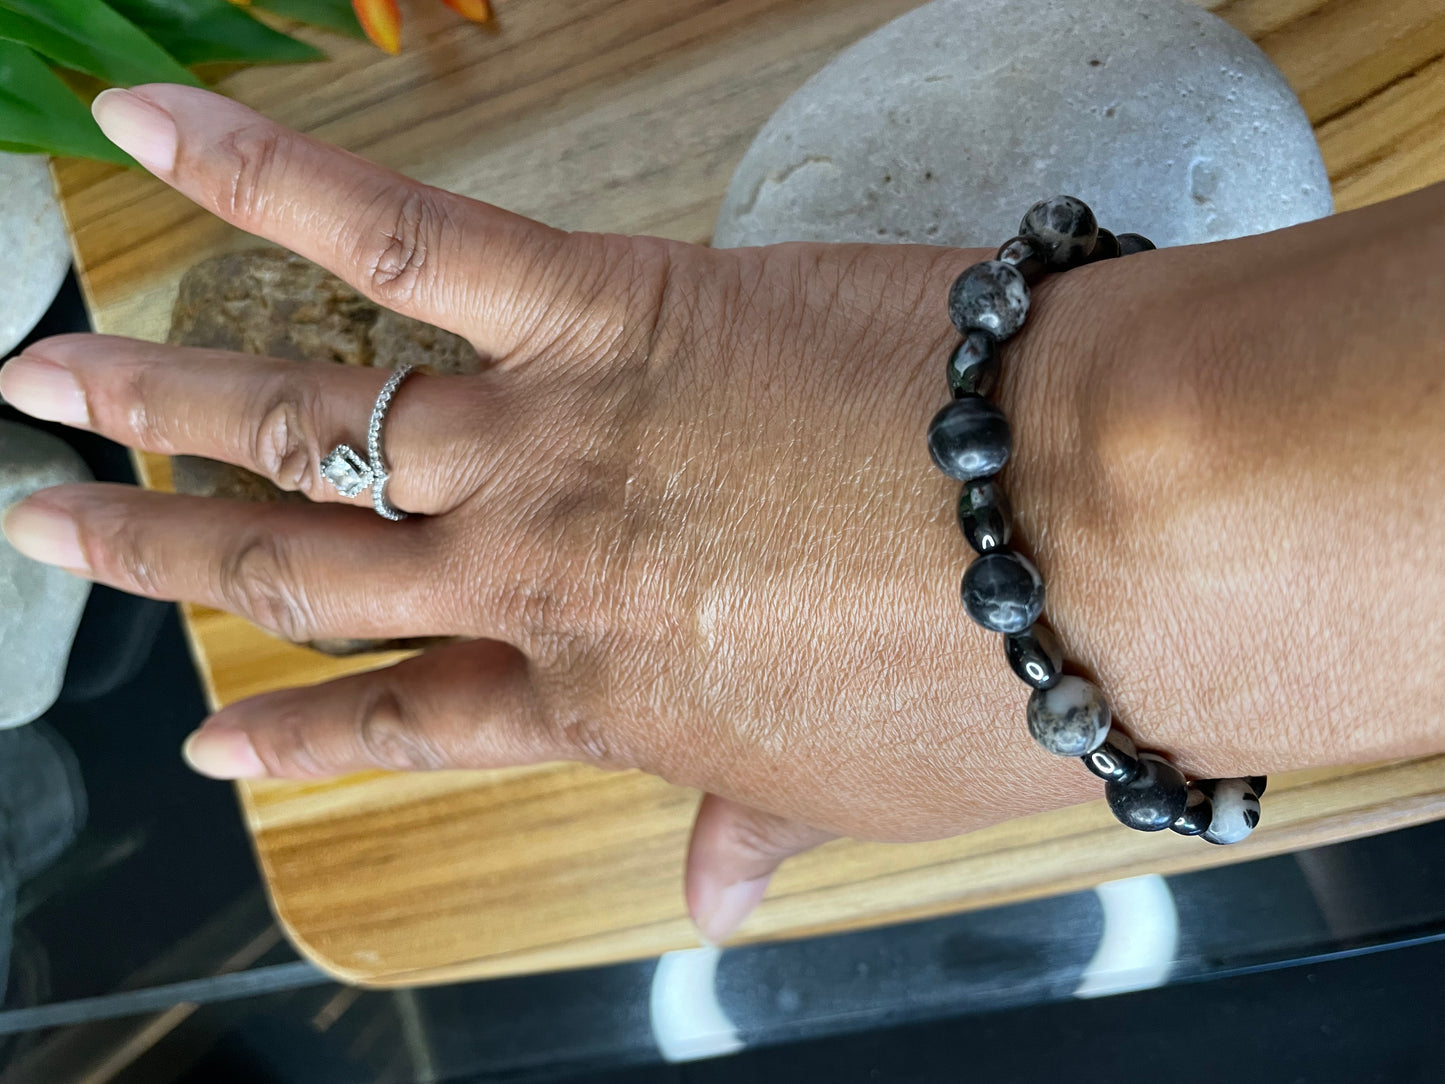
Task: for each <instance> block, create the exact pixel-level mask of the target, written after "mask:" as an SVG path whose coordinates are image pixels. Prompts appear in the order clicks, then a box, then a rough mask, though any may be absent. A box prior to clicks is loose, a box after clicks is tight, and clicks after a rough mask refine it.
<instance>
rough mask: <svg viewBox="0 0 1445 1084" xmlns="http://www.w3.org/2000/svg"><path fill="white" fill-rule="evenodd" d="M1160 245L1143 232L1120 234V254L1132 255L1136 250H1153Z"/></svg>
mask: <svg viewBox="0 0 1445 1084" xmlns="http://www.w3.org/2000/svg"><path fill="white" fill-rule="evenodd" d="M1158 247H1159V246H1158V245H1156V244H1155V243H1154V242H1153V241H1151V240H1149V238H1147V237H1145V236H1144V235H1143V234H1142V233H1121V234H1119V255H1120V256H1132V255H1134V253H1136V252H1153V251H1154V250H1155V249H1156V248H1158Z"/></svg>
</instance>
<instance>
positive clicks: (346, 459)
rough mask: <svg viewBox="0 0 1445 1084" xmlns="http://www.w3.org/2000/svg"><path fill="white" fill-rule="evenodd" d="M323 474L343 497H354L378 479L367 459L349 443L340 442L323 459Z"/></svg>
mask: <svg viewBox="0 0 1445 1084" xmlns="http://www.w3.org/2000/svg"><path fill="white" fill-rule="evenodd" d="M321 476H322V477H323V478H325V479H326V480H327V481H328V482H330V483H331V484H332V485H334V486H335V487H336V489H337V491H338V492H339V493H340V494H341V495H342V496H343V497H354V496H356V495H357V494H358V493H360V492H361V491H362V490H364V489H366V488H367V487H368V486H370V485H371V484H372V483H373V482H374V481H376V476H375V474H373V473H372V470H371V467H370V466H369V465H367V462H366V460H364V459H362V458H361V456H359V455H357V454H356V450H355V449H353V448H352V447H351V446H350V445H348V444H338V445H337V446H336V447H335V448H333V449H332V450H331V452H330V454H329V455H327V456H326V458H325V459H323V460H322V461H321Z"/></svg>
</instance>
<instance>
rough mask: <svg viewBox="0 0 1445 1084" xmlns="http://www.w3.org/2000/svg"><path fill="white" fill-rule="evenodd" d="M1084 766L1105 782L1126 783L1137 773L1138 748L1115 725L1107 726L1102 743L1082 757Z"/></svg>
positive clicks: (1131, 739) (1138, 769)
mask: <svg viewBox="0 0 1445 1084" xmlns="http://www.w3.org/2000/svg"><path fill="white" fill-rule="evenodd" d="M1083 760H1084V767H1086V768H1088V769H1089V771H1091V772H1093V773H1094V774H1095V775H1097V776H1098V777H1099V778H1100V779H1102V780H1103V781H1104V782H1105V783H1128V782H1130V781H1132V780H1134V779H1136V778H1138V775H1139V771H1140V768H1139V750H1138V749H1137V748H1136V747H1135V745H1134V739H1133V738H1131V737H1129V735H1128V734H1125V733H1124V732H1123V731H1122V730H1120V729H1119V728H1118V727H1116V726H1112V727H1110V728H1109V734H1108V736H1107V737H1105V738H1104V743H1103V744H1102V745H1100V746H1099V748H1097V749H1095V750H1094V751H1093V752H1092V753H1089V754H1088V755H1087V756H1085V757H1084V758H1083Z"/></svg>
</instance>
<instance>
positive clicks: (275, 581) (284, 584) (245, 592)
mask: <svg viewBox="0 0 1445 1084" xmlns="http://www.w3.org/2000/svg"><path fill="white" fill-rule="evenodd" d="M218 577H219V583H218V585H217V587H218V591H219V594H220V597H221V599H222V601H223V602H224V604H225V606H226V608H227V609H229V610H232V611H234V612H236V613H239V614H242V615H243V616H245V617H247V618H249V619H250V620H251V621H253V622H255V623H256V624H257V625H259V626H260V627H261V628H263V629H265V630H266V631H267V632H269V633H271V634H272V635H274V636H279V637H281V638H282V639H285V640H290V641H292V642H293V643H298V642H300V641H303V640H309V639H311V638H312V636H313V635H314V634H315V633H314V630H315V627H316V622H315V620H314V619H313V617H312V616H311V614H310V613H309V612H308V609H307V605H306V601H305V598H304V596H303V594H302V592H301V590H300V587H299V585H298V584H297V583H296V580H295V577H294V576H293V574H292V570H291V568H290V563H289V559H288V557H287V552H286V549H285V547H284V546H283V545H281V544H280V543H278V542H277V540H276V539H275V538H273V537H271V536H270V535H267V534H250V535H246V536H243V537H242V538H241V539H240V540H239V541H238V542H237V543H236V544H235V545H234V546H233V547H232V548H231V550H230V552H229V553H228V554H227V555H226V556H225V558H224V559H223V560H222V561H221V564H220V567H219V570H218Z"/></svg>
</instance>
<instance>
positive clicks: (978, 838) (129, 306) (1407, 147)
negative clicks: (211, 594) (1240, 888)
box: [56, 0, 1445, 985]
mask: <svg viewBox="0 0 1445 1084" xmlns="http://www.w3.org/2000/svg"><path fill="white" fill-rule="evenodd" d="M913 6H914V2H913V0H873V2H871V3H867V4H861V3H857V2H856V0H806V2H804V0H729V2H726V3H718V2H716V0H508V2H506V3H504V4H503V5H501V8H500V10H501V16H502V18H501V26H500V29H499V30H497V31H485V30H478V29H476V28H473V27H470V26H466V25H463V24H459V23H458V22H457V21H456V20H455V18H454V17H453V16H451V15H450V13H448V12H447V11H446V10H445V9H444V8H443V7H442V5H440V4H436V3H432V2H427V3H421V2H418V3H416V4H415V5H413V6H412V8H411V9H410V20H409V22H408V24H407V25H408V41H407V52H406V53H405V54H404V55H403V56H402V57H400V58H396V59H392V58H386V57H383V56H381V55H380V54H378V53H376V52H375V51H373V50H370V49H369V48H367V47H365V46H363V45H359V44H355V45H353V44H349V43H346V42H344V41H337V40H335V39H321V38H318V39H317V40H318V41H323V43H324V44H325V46H326V47H327V48H330V49H332V50H333V53H334V58H335V59H334V60H333V61H332V62H330V63H328V64H326V65H318V66H310V67H292V68H281V69H264V70H262V69H257V70H252V71H248V72H242V73H240V74H238V75H236V76H234V77H232V78H231V79H229V80H228V81H227V82H226V84H225V89H226V90H227V91H228V92H229V93H231V94H233V95H234V96H236V97H238V98H240V99H242V100H244V101H246V102H248V103H250V104H252V105H254V106H256V107H257V108H259V109H261V110H263V111H264V112H266V113H268V114H270V115H271V116H273V117H275V118H277V119H278V120H280V121H282V122H284V123H286V124H289V125H292V126H293V127H296V128H300V129H304V130H307V131H311V132H314V133H316V134H317V135H319V136H321V137H323V138H325V139H328V140H332V141H334V142H337V143H340V144H342V145H343V146H346V147H349V148H351V149H353V150H355V151H357V152H359V153H361V154H364V155H366V156H368V157H370V158H373V159H376V160H378V161H381V162H384V163H386V164H388V165H390V166H393V167H395V168H398V169H400V170H402V171H404V172H406V173H408V174H411V175H412V176H415V177H418V178H420V179H422V180H425V181H429V182H431V183H433V184H439V185H443V186H445V187H448V188H452V189H455V190H457V191H460V192H464V193H466V194H468V195H473V196H477V197H480V198H484V199H488V200H491V201H492V202H495V203H498V204H501V205H503V206H505V207H509V208H511V209H513V210H516V211H519V212H521V213H523V214H528V215H532V216H535V217H537V218H541V219H543V220H545V221H547V222H550V223H552V224H554V225H557V226H562V227H567V228H574V229H601V230H611V231H619V232H628V233H655V234H661V235H665V236H669V237H675V238H681V239H686V240H692V241H705V240H707V238H708V236H709V232H710V229H711V224H712V220H713V216H714V214H715V211H716V209H717V207H718V205H719V202H720V200H721V196H722V192H723V189H724V187H725V185H726V182H727V179H728V177H729V175H730V174H731V171H732V168H733V166H734V164H735V163H736V161H737V160H738V158H739V157H740V156H741V155H742V152H743V150H744V149H745V148H746V146H747V143H748V141H749V139H750V138H751V136H752V134H753V133H754V132H755V131H756V130H757V128H758V127H759V126H760V125H761V124H762V122H763V121H764V120H765V119H766V118H767V116H768V115H769V114H770V113H771V111H772V110H773V109H774V108H775V107H776V106H777V105H778V103H780V102H781V101H782V100H783V98H785V97H786V96H787V95H788V94H789V93H790V92H791V91H792V90H794V89H795V88H796V87H797V86H798V85H799V84H800V83H801V82H802V81H803V80H804V79H805V78H806V77H807V76H808V75H809V74H811V73H812V72H813V71H815V70H816V69H817V68H818V67H820V66H821V65H822V64H823V63H824V62H825V61H826V60H827V59H828V58H829V57H830V56H831V55H832V54H834V53H835V52H837V50H838V49H839V48H841V47H842V46H844V45H846V44H848V43H849V42H851V41H853V40H855V39H856V38H858V37H860V36H862V35H863V34H864V33H866V32H868V31H869V30H871V29H873V28H874V27H876V26H878V25H879V24H881V23H883V22H885V21H886V20H888V19H890V18H892V17H894V16H896V15H898V14H901V13H902V12H903V11H906V10H908V9H909V8H911V7H913ZM1210 6H1212V7H1214V8H1216V9H1217V10H1218V11H1219V12H1220V14H1221V15H1223V16H1224V17H1225V18H1227V19H1229V20H1230V21H1231V22H1233V23H1234V25H1236V26H1238V27H1239V28H1241V29H1242V30H1244V31H1245V32H1246V33H1248V34H1250V35H1251V36H1252V37H1254V38H1255V39H1256V40H1257V41H1259V43H1260V44H1261V46H1262V47H1263V48H1264V49H1265V51H1266V52H1268V53H1269V54H1270V55H1271V56H1272V57H1273V58H1274V60H1275V62H1276V63H1278V64H1279V66H1280V67H1281V68H1282V69H1283V71H1284V73H1285V75H1286V76H1287V77H1288V79H1289V80H1290V81H1291V83H1292V84H1293V86H1294V87H1295V89H1296V90H1297V91H1298V93H1299V95H1300V97H1301V100H1302V101H1303V102H1304V105H1305V108H1306V109H1307V110H1308V111H1309V114H1310V116H1311V118H1312V120H1313V121H1314V122H1315V124H1316V127H1317V131H1318V134H1319V138H1320V142H1321V145H1322V147H1323V149H1324V155H1325V161H1326V164H1327V165H1328V167H1329V170H1330V175H1331V177H1332V179H1333V182H1334V186H1335V195H1336V201H1337V204H1338V206H1339V207H1340V209H1342V210H1343V209H1348V208H1351V207H1356V206H1360V205H1362V204H1365V203H1369V202H1372V201H1376V200H1381V199H1386V198H1388V197H1390V196H1393V195H1397V194H1400V193H1403V192H1406V191H1409V190H1411V189H1414V188H1418V187H1421V186H1423V185H1426V184H1429V183H1431V182H1434V181H1438V180H1440V179H1442V177H1445V0H1389V2H1385V0H1231V2H1215V3H1212V4H1211V5H1210ZM56 173H57V178H58V182H59V185H60V188H61V191H62V193H63V195H64V200H65V207H66V211H67V213H68V215H69V220H70V225H71V228H72V230H73V232H74V236H75V244H76V250H77V257H78V262H79V267H80V270H81V274H82V281H83V284H84V288H85V290H86V293H87V296H88V299H89V301H90V304H91V311H92V313H93V315H94V318H95V321H96V325H97V327H98V329H99V330H101V331H104V332H111V333H116V334H125V335H134V336H140V337H145V338H152V339H160V338H162V337H163V336H164V334H165V331H166V327H167V323H168V320H169V311H170V306H171V302H172V299H173V295H174V290H175V285H176V282H177V280H178V278H179V277H180V275H181V273H182V272H183V271H184V270H185V268H187V267H188V266H190V265H191V264H192V263H194V262H195V261H197V260H198V259H200V258H202V257H203V256H206V255H209V254H211V253H213V252H217V251H222V250H225V249H230V248H235V247H240V246H243V245H245V244H249V243H251V242H250V241H249V240H248V239H247V238H244V237H243V236H240V235H238V234H236V233H235V232H234V231H231V230H230V229H228V228H227V227H225V226H222V225H221V224H220V223H219V222H217V221H216V220H214V219H212V218H209V217H207V216H205V215H202V214H200V213H199V212H198V211H197V210H196V209H195V208H194V207H193V206H192V205H191V204H189V203H188V202H186V201H185V200H183V199H180V198H179V197H177V196H175V195H174V194H172V193H171V192H169V191H168V190H167V189H165V188H164V187H163V186H161V185H159V184H157V183H155V182H154V181H152V180H150V179H148V178H145V177H140V176H135V175H131V174H124V173H119V172H117V171H115V170H112V169H108V168H104V167H100V166H93V165H87V164H84V163H75V162H67V163H61V164H59V165H58V166H57V170H56ZM142 466H143V469H144V471H145V473H146V476H147V481H148V482H149V483H150V484H153V485H159V486H164V485H165V484H166V480H167V478H168V473H169V472H168V470H167V469H166V464H165V463H164V462H163V461H159V460H155V459H152V458H147V459H146V460H145V461H144V462H143V464H142ZM186 617H187V625H188V628H189V630H190V634H191V637H192V643H193V645H194V649H195V655H196V660H197V663H198V665H199V667H200V669H201V673H202V675H203V677H204V680H205V683H206V687H207V690H208V693H209V695H210V698H211V700H212V702H213V703H216V704H223V703H227V702H229V701H232V700H235V699H237V698H238V697H242V696H245V695H248V694H250V693H255V692H259V691H262V690H265V689H270V688H274V687H277V686H283V685H291V684H304V683H310V682H316V681H320V680H324V679H326V678H328V677H332V676H335V675H338V674H341V673H344V672H348V671H351V670H355V669H358V668H361V667H364V666H370V665H375V664H376V663H377V662H378V661H384V660H378V659H377V658H375V657H372V658H369V659H362V660H350V661H344V662H343V661H337V660H332V659H327V658H324V657H322V656H320V655H316V654H313V653H310V652H308V651H305V650H302V649H300V648H295V647H290V646H288V645H285V644H282V643H279V642H278V641H276V640H273V639H271V638H269V637H267V636H266V635H264V634H263V633H261V632H259V631H257V630H256V629H254V628H252V627H251V626H249V625H247V624H245V623H244V622H242V621H240V620H238V619H236V618H233V617H230V616H228V615H225V614H220V613H216V612H213V611H206V610H199V609H194V608H190V609H187V611H186ZM241 799H242V806H243V809H244V812H245V817H246V821H247V824H248V825H249V827H250V830H251V832H252V835H253V837H254V839H255V844H256V852H257V855H258V857H259V860H260V863H261V867H262V869H263V871H264V873H265V877H266V880H267V883H268V886H269V889H270V892H271V895H272V900H273V903H274V906H275V908H276V911H277V914H278V916H279V917H280V919H281V921H282V923H283V924H284V926H285V928H286V929H287V931H288V932H289V934H290V935H291V937H292V939H293V940H294V941H295V942H296V944H297V946H298V947H299V948H300V949H301V950H302V951H303V952H305V953H306V954H307V955H308V956H309V957H311V958H312V959H314V960H315V961H316V962H317V963H319V964H320V965H321V966H322V967H325V968H326V969H327V970H329V971H331V972H333V973H334V974H336V975H338V976H340V977H342V978H345V979H349V980H352V981H356V982H360V983H367V984H375V985H391V984H401V983H412V982H435V981H442V980H450V979H460V978H466V977H474V976H482V975H499V974H507V973H515V972H522V971H530V970H537V969H542V968H560V967H572V966H580V965H586V964H598V963H604V962H608V961H614V960H620V959H626V958H632V957H640V956H646V955H652V954H656V953H659V952H662V951H665V950H668V949H675V948H681V947H685V946H689V945H694V944H696V941H695V938H694V935H693V932H692V930H691V927H690V926H689V925H688V922H687V918H686V914H685V911H684V908H683V904H682V895H681V865H682V857H683V850H684V845H685V842H686V838H687V829H688V825H689V821H690V818H691V816H692V811H693V807H694V804H695V801H696V796H695V795H693V794H691V793H688V792H684V791H681V790H677V789H675V788H672V787H669V786H667V785H666V784H663V783H660V782H658V781H657V780H655V779H651V778H649V777H646V776H643V775H640V774H636V773H631V774H617V775H606V774H603V773H600V772H595V771H592V770H589V769H586V768H582V767H576V766H547V767H541V768H533V769H527V770H519V771H506V772H489V773H443V774H437V775H413V776H388V775H382V774H371V775H364V776H356V777H351V778H348V779H342V780H335V781H330V782H326V783H317V784H304V785H297V784H278V783H270V784H254V785H248V786H244V787H242V788H241ZM1440 816H1445V757H1434V758H1429V759H1423V760H1418V761H1412V762H1407V763H1401V764H1394V765H1378V766H1372V767H1356V768H1351V769H1347V770H1341V771H1316V772H1309V773H1301V774H1297V775H1295V776H1292V777H1288V778H1281V779H1278V780H1275V781H1273V782H1272V783H1271V786H1270V794H1269V817H1268V819H1267V821H1266V825H1267V827H1265V828H1263V829H1262V830H1261V831H1260V832H1259V833H1258V834H1257V835H1256V836H1255V837H1254V838H1253V839H1252V840H1250V841H1249V842H1247V843H1245V844H1243V845H1240V846H1239V847H1236V848H1228V849H1223V848H1212V847H1199V846H1192V845H1191V846H1185V845H1183V844H1184V842H1185V841H1182V840H1179V839H1177V838H1174V837H1173V836H1172V835H1170V834H1168V833H1165V835H1166V836H1168V838H1162V839H1161V838H1157V837H1151V836H1144V835H1139V834H1137V833H1131V832H1126V831H1123V830H1120V829H1119V828H1118V827H1117V826H1116V825H1115V824H1114V823H1113V821H1112V819H1111V818H1110V817H1109V814H1108V813H1107V811H1106V810H1105V809H1103V807H1102V804H1101V803H1100V804H1096V805H1093V806H1087V807H1083V808H1081V809H1078V810H1070V811H1063V812H1058V813H1053V814H1047V815H1043V816H1038V817H1032V818H1028V819H1026V820H1021V821H1016V822H1013V823H1009V824H1003V825H999V826H996V827H994V828H990V829H987V830H985V831H981V832H977V833H974V834H972V835H970V836H968V837H965V838H962V839H956V840H949V841H944V842H940V843H930V844H919V845H910V846H880V845H869V844H860V843H852V842H839V843H836V844H832V845H830V846H828V847H825V848H823V849H822V850H820V851H817V852H814V853H812V854H809V855H806V856H804V857H802V858H800V859H797V860H794V861H792V862H790V863H788V864H787V866H785V867H784V869H783V871H782V872H781V873H780V874H779V876H778V877H777V880H776V883H775V886H774V888H773V890H772V892H771V893H770V895H769V898H768V899H767V901H765V903H764V904H763V906H762V908H761V909H760V911H759V912H758V914H757V915H756V916H755V918H754V919H753V920H752V921H751V922H750V923H749V924H748V926H747V928H746V930H745V935H746V937H751V938H764V937H783V936H795V935H800V934H808V933H817V932H823V931H830V930H839V929H845V928H849V927H855V926H861V925H867V924H877V923H883V922H891V921H896V920H899V919H903V918H910V917H919V916H924V915H933V914H939V913H944V912H949V911H955V910H959V909H962V908H966V907H976V906H981V905H984V904H990V903H998V902H1002V901H1006V900H1014V899H1020V898H1023V897H1027V896H1034V895H1041V894H1047V893H1054V892H1059V891H1064V890H1067V889H1072V888H1077V887H1081V886H1085V885H1089V884H1094V883H1098V882H1100V881H1103V880H1107V879H1110V878H1114V877H1120V876H1128V875H1132V874H1136V873H1141V872H1145V871H1157V872H1165V871H1177V870H1183V869H1193V868H1199V867H1201V866H1206V865H1211V864H1217V863H1221V862H1228V861H1238V860H1240V859H1244V858H1251V857H1257V856H1259V855H1264V854H1270V853H1275V852H1279V851H1284V850H1289V849H1293V848H1296V847H1301V846H1308V845H1312V844H1318V843H1324V842H1327V841H1330V840H1337V839H1343V838H1347V837H1349V836H1354V835H1361V834H1365V833H1369V832H1376V831H1384V830H1386V829H1389V828H1394V827H1398V826H1401V825H1405V824H1411V823H1415V822H1418V821H1422V820H1427V819H1430V818H1434V817H1440Z"/></svg>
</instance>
